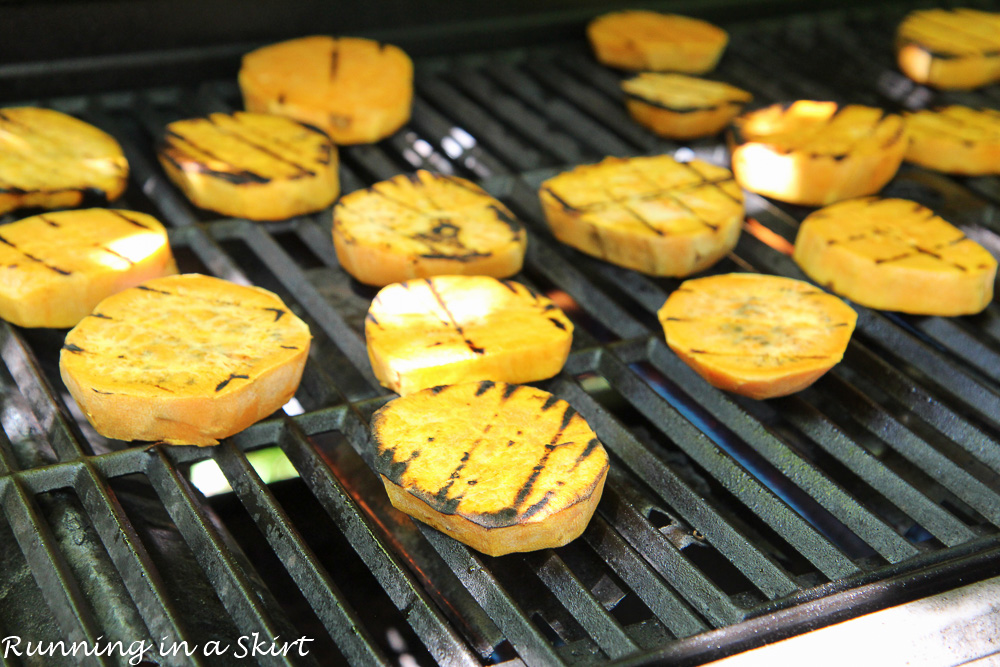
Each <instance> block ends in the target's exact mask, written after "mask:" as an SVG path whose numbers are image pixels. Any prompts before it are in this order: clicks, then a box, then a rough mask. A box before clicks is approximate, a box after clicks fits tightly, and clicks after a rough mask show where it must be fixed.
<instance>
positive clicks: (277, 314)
mask: <svg viewBox="0 0 1000 667" xmlns="http://www.w3.org/2000/svg"><path fill="white" fill-rule="evenodd" d="M264 310H267V311H270V312H272V313H274V321H275V322H277V321H278V320H280V319H281V318H282V317H284V315H285V313H287V312H288V311H287V310H283V309H281V308H265V309H264Z"/></svg>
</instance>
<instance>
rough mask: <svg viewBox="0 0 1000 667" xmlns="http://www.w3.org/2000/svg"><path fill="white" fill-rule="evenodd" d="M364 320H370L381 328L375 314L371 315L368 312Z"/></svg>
mask: <svg viewBox="0 0 1000 667" xmlns="http://www.w3.org/2000/svg"><path fill="white" fill-rule="evenodd" d="M365 321H366V322H371V323H372V324H374V325H375V326H377V327H378V328H380V329H381V328H382V325H381V324H379V323H378V320H377V319H375V316H374V315H372V314H371V313H368V314H367V315H365Z"/></svg>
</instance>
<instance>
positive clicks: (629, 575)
mask: <svg viewBox="0 0 1000 667" xmlns="http://www.w3.org/2000/svg"><path fill="white" fill-rule="evenodd" d="M583 539H584V540H585V541H586V542H587V544H589V545H590V547H591V548H592V549H593V550H594V551H595V552H596V553H597V554H598V555H599V556H600V557H601V558H603V559H604V560H605V562H606V563H607V564H608V565H609V566H610V567H611V568H612V569H613V570H614V572H615V574H617V575H618V576H619V577H620V578H621V580H622V581H624V582H625V583H626V584H627V585H628V586H629V588H631V589H632V591H633V592H634V593H635V594H636V595H637V596H639V599H640V600H642V601H643V603H644V604H645V605H646V606H647V607H649V610H650V611H652V612H653V615H654V616H656V618H657V619H658V620H659V621H660V622H661V623H663V624H664V625H665V626H666V627H667V628H669V629H670V631H671V632H672V633H674V635H676V636H677V637H688V636H690V635H694V634H698V633H699V632H704V631H705V630H707V629H708V627H707V626H706V625H705V624H704V623H703V622H702V621H701V619H699V618H698V616H696V615H695V614H694V613H692V612H691V610H690V609H689V608H688V607H687V605H685V604H684V602H683V601H681V599H680V598H679V597H678V596H677V594H676V593H675V592H674V590H673V589H672V588H671V587H670V586H669V585H667V584H666V583H665V582H664V581H663V579H661V578H660V577H659V576H657V574H656V573H655V571H654V570H652V569H650V566H649V564H648V563H646V561H644V560H643V559H642V557H641V556H640V555H639V554H638V552H636V550H635V549H633V548H632V546H631V545H629V544H628V543H627V542H626V541H625V540H624V539H622V537H621V536H620V535H619V534H618V533H617V532H616V531H615V529H614V528H613V527H612V526H611V524H609V523H608V521H607V520H606V519H605V518H604V517H603V516H602V515H601V514H600V513H597V514H595V515H594V517H593V518H592V519H591V520H590V524H589V525H588V526H587V530H586V531H585V532H584V533H583Z"/></svg>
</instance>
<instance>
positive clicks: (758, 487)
mask: <svg viewBox="0 0 1000 667" xmlns="http://www.w3.org/2000/svg"><path fill="white" fill-rule="evenodd" d="M601 373H602V374H603V375H604V376H605V377H606V378H608V380H609V381H610V382H611V385H612V386H613V387H615V388H616V389H617V390H618V391H619V393H621V394H622V395H623V396H624V397H625V398H626V399H627V400H629V402H631V403H632V404H633V405H634V406H635V408H636V409H637V410H638V411H639V412H640V413H641V414H643V415H644V416H645V417H646V418H647V419H649V420H650V421H651V422H652V423H653V424H655V425H656V426H657V428H659V429H660V430H661V431H662V432H663V433H664V435H666V436H667V437H669V438H670V439H671V440H672V441H673V442H674V443H675V444H676V445H677V446H678V447H679V448H680V449H681V450H683V451H684V453H686V454H687V455H688V456H690V457H691V458H692V459H693V460H695V461H696V462H697V463H698V464H699V465H700V466H702V468H704V469H705V470H706V471H707V472H708V473H709V474H710V475H712V477H714V478H715V479H717V480H718V481H719V482H721V483H722V485H723V486H724V487H725V488H726V489H727V490H728V491H729V492H730V493H732V494H733V495H734V496H736V497H737V498H738V499H739V500H740V501H741V502H743V503H744V504H745V505H746V506H747V507H750V508H753V509H754V511H755V512H756V513H757V514H758V515H759V516H760V518H761V519H762V520H763V521H765V522H766V523H767V524H768V525H769V526H771V528H772V529H774V531H775V532H777V533H778V534H779V535H781V537H782V538H783V539H785V540H786V541H787V542H788V543H789V544H791V545H792V546H794V547H795V548H796V549H797V550H798V551H799V552H800V553H802V555H803V556H805V557H806V558H807V559H808V560H809V561H811V562H812V563H813V564H814V565H815V566H816V567H817V568H819V570H820V571H821V572H823V574H825V575H826V576H827V577H830V578H831V579H835V578H839V577H845V576H848V575H850V574H854V573H856V572H858V567H857V566H856V565H854V563H852V562H851V561H850V559H848V558H847V557H846V556H844V554H842V553H841V552H840V551H839V550H837V549H836V547H834V546H833V545H832V544H831V543H830V542H829V541H828V540H826V539H825V538H823V537H822V536H821V535H820V534H819V533H818V532H817V531H816V530H815V529H814V528H813V527H812V526H811V525H809V524H808V523H807V522H806V521H804V520H803V519H802V517H800V516H799V515H798V514H796V513H795V512H794V511H792V510H791V509H790V508H789V507H788V506H786V505H785V504H784V503H782V502H781V501H780V500H779V499H778V498H777V497H776V496H775V495H774V494H773V493H772V492H771V491H770V490H769V489H768V488H767V487H765V486H764V485H763V484H761V483H760V482H759V481H758V480H757V479H756V478H755V477H754V476H753V475H751V474H750V473H748V472H747V471H746V470H744V469H743V468H741V467H740V466H739V465H738V464H737V463H736V462H735V461H734V460H733V459H732V458H730V457H729V456H728V455H726V454H725V453H724V452H723V450H722V449H720V448H719V447H718V446H717V445H716V444H715V443H714V442H712V440H711V439H709V438H708V437H707V436H706V435H705V434H704V433H702V432H701V431H699V430H698V429H696V428H695V427H694V426H693V425H692V424H691V423H690V422H689V421H688V420H687V419H685V418H684V417H682V416H681V415H680V413H678V412H676V410H675V409H674V408H673V407H672V406H671V405H670V404H669V402H668V401H667V400H666V399H665V398H663V397H661V396H660V395H659V394H657V393H656V392H655V391H654V390H653V389H652V388H651V387H650V386H649V385H647V384H646V383H645V382H643V381H642V380H641V379H640V378H639V377H638V376H637V375H636V374H635V373H634V372H632V371H631V370H630V369H628V368H627V367H626V366H625V365H624V364H623V363H622V362H621V361H619V360H618V359H616V358H615V357H614V356H612V355H603V356H602V357H601ZM703 532H704V531H703ZM717 548H719V550H720V551H722V552H723V553H726V555H727V556H728V557H730V558H731V559H732V560H733V561H734V563H736V564H737V565H738V566H739V564H740V563H741V562H742V561H743V557H744V556H743V548H745V547H744V546H742V545H733V549H732V550H730V551H729V552H728V553H727V551H726V550H724V549H723V548H722V547H719V546H717ZM741 569H742V568H741ZM744 573H745V574H746V575H747V576H748V577H751V579H753V575H752V574H751V572H747V571H744ZM764 592H767V591H764ZM785 592H787V591H785ZM772 594H773V591H772Z"/></svg>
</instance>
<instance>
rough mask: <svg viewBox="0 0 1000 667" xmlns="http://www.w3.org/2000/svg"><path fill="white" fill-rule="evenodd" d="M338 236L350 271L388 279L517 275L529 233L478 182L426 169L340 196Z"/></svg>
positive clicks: (372, 281)
mask: <svg viewBox="0 0 1000 667" xmlns="http://www.w3.org/2000/svg"><path fill="white" fill-rule="evenodd" d="M333 244H334V248H335V249H336V252H337V259H338V260H339V261H340V265H341V266H342V267H343V268H344V270H345V271H347V272H348V273H350V274H351V275H352V276H354V277H355V278H357V279H358V280H360V281H361V282H363V283H367V284H369V285H377V286H379V287H382V286H385V285H389V284H391V283H398V282H402V281H404V280H408V279H410V278H426V277H428V276H439V275H484V276H493V277H494V278H506V277H507V276H512V275H514V274H515V273H517V272H518V271H520V270H521V264H522V263H523V262H524V251H525V249H526V248H527V244H528V237H527V235H526V234H525V232H524V229H523V228H522V227H521V223H519V222H518V221H517V220H515V219H514V214H512V213H511V212H510V211H509V210H507V207H506V206H504V205H503V204H501V203H500V202H499V201H497V200H496V199H494V198H493V197H491V196H489V195H488V194H487V193H486V191H485V190H483V189H482V188H480V187H479V186H478V185H475V184H474V183H472V182H470V181H467V180H465V179H464V178H458V177H456V176H444V175H442V174H432V173H430V172H428V171H423V170H420V171H418V172H417V173H416V174H414V175H412V176H411V175H401V176H396V177H395V178H391V179H389V180H387V181H382V182H381V183H376V184H375V185H373V186H372V187H370V188H368V189H366V190H357V191H355V192H352V193H350V194H349V195H346V196H344V197H342V198H341V200H340V201H339V202H337V205H336V206H335V207H334V209H333Z"/></svg>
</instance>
